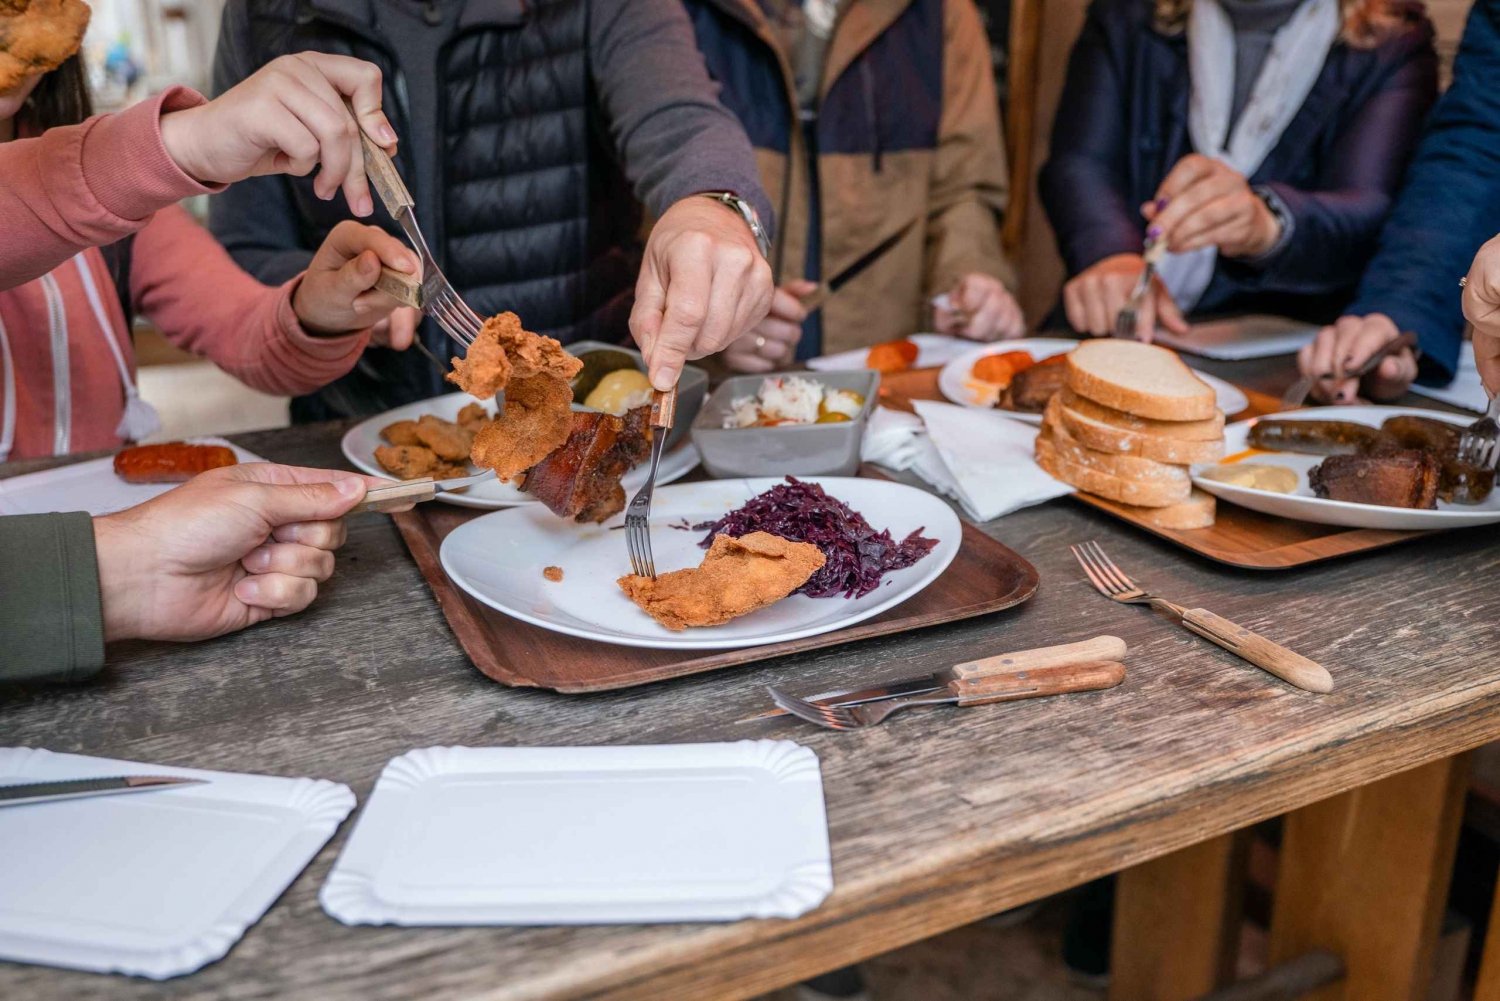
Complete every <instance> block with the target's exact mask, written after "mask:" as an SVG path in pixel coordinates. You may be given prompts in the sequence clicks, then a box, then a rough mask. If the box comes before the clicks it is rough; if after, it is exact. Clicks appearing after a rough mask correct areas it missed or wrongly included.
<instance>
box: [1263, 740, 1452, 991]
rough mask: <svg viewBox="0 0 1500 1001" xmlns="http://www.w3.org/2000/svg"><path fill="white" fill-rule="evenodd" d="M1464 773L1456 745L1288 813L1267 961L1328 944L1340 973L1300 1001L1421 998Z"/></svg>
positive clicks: (1442, 900)
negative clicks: (1449, 754)
mask: <svg viewBox="0 0 1500 1001" xmlns="http://www.w3.org/2000/svg"><path fill="white" fill-rule="evenodd" d="M1467 777H1468V758H1467V756H1463V755H1461V756H1459V757H1457V758H1447V759H1444V760H1442V761H1436V762H1433V763H1432V764H1428V765H1423V766H1422V767H1420V768H1414V769H1412V770H1411V771H1408V772H1403V773H1401V774H1399V775H1394V776H1392V777H1390V778H1388V779H1383V780H1381V781H1379V782H1374V783H1371V784H1370V785H1367V786H1363V787H1361V788H1359V789H1355V790H1352V791H1351V792H1347V793H1344V794H1342V795H1339V796H1334V797H1333V798H1331V799H1327V800H1324V801H1323V802H1321V803H1314V804H1313V805H1312V806H1308V807H1304V808H1303V809H1301V810H1298V811H1296V812H1295V813H1290V814H1288V815H1287V819H1286V829H1285V836H1284V837H1283V839H1282V846H1281V860H1280V866H1279V869H1278V873H1277V881H1276V899H1275V905H1274V909H1273V915H1272V920H1271V956H1270V958H1271V962H1272V963H1273V964H1274V963H1278V962H1283V961H1285V960H1287V959H1290V958H1292V957H1294V956H1298V955H1301V954H1302V953H1305V952H1310V951H1312V950H1315V949H1326V950H1328V951H1329V952H1332V953H1335V954H1336V955H1338V956H1340V957H1341V958H1342V959H1343V960H1344V966H1345V969H1346V970H1347V971H1348V972H1347V975H1346V976H1345V978H1344V980H1343V981H1342V982H1340V983H1337V984H1333V985H1330V986H1329V987H1326V988H1323V989H1322V990H1320V991H1318V992H1316V993H1314V994H1311V995H1308V1001H1417V999H1419V998H1423V997H1425V996H1426V994H1427V990H1428V984H1429V981H1430V980H1431V978H1432V956H1433V949H1434V947H1435V945H1436V943H1437V936H1438V930H1439V925H1440V922H1441V919H1442V916H1443V908H1444V904H1445V902H1446V900H1447V894H1448V882H1449V879H1450V876H1451V873H1452V869H1453V853H1454V849H1455V848H1456V846H1457V844H1458V829H1459V820H1460V818H1461V815H1462V811H1463V799H1464V789H1465V787H1466V782H1467Z"/></svg>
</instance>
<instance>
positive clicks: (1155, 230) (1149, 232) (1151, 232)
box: [1146, 226, 1161, 240]
mask: <svg viewBox="0 0 1500 1001" xmlns="http://www.w3.org/2000/svg"><path fill="white" fill-rule="evenodd" d="M1146 236H1147V238H1148V239H1152V240H1160V239H1161V227H1160V226H1148V227H1147V228H1146Z"/></svg>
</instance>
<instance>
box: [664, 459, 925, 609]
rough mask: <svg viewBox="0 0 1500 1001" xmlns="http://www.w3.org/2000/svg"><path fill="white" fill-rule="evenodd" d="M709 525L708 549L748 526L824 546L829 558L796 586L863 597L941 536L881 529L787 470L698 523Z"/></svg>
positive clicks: (818, 594) (818, 593)
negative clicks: (779, 479)
mask: <svg viewBox="0 0 1500 1001" xmlns="http://www.w3.org/2000/svg"><path fill="white" fill-rule="evenodd" d="M693 528H694V529H695V530H697V531H703V530H704V529H707V530H708V534H707V535H705V536H704V537H703V540H702V541H701V542H699V543H698V545H700V546H702V547H703V548H704V549H707V548H708V547H709V544H710V543H712V542H713V539H714V536H715V535H721V534H722V535H729V536H733V537H735V538H739V537H740V536H742V535H745V534H747V533H749V532H770V533H771V534H772V535H779V536H781V537H782V538H783V539H790V540H791V541H793V542H810V543H812V544H813V545H815V546H817V547H818V548H819V549H821V550H823V556H824V557H825V558H826V560H827V562H826V563H824V564H823V569H821V570H819V571H818V572H817V573H815V574H813V575H812V577H811V578H809V579H808V581H807V583H806V584H803V585H802V586H801V587H800V588H798V589H797V590H798V591H800V592H801V593H802V594H805V595H807V596H808V597H810V598H832V597H834V596H836V595H839V594H842V595H843V596H844V597H846V598H858V597H861V596H863V595H866V594H869V593H870V592H871V591H873V590H875V588H877V587H879V586H880V579H881V577H883V576H885V574H887V573H889V572H890V571H892V570H901V569H904V568H905V567H909V566H911V565H912V564H914V563H916V562H917V561H918V560H920V559H921V558H922V557H924V556H926V555H927V554H928V553H929V552H931V551H932V547H933V546H935V545H937V540H936V539H928V538H925V537H924V536H923V535H922V529H920V528H919V529H917V530H916V531H915V532H912V533H911V534H910V535H908V536H907V537H906V538H905V539H903V540H901V542H899V543H898V542H896V540H895V539H893V538H891V533H890V531H889V530H888V529H882V530H881V531H879V532H877V531H875V529H874V528H872V527H871V526H870V523H869V522H868V521H866V520H865V519H864V516H863V515H861V514H860V513H859V512H858V511H855V510H853V509H852V508H850V507H849V505H848V504H845V503H844V502H843V501H841V500H839V499H838V498H837V497H830V496H828V494H827V493H826V492H825V491H824V490H823V488H822V487H820V486H818V485H817V484H816V483H804V482H803V481H801V480H799V479H797V478H796V477H794V476H788V477H787V478H786V482H785V483H778V484H777V485H776V486H774V487H772V488H771V489H770V490H767V491H766V492H765V493H763V494H761V495H759V496H757V497H752V498H751V499H750V500H749V501H748V502H747V503H746V504H745V506H744V507H741V508H738V509H736V510H734V511H731V512H729V513H728V514H726V515H725V516H724V517H722V518H720V519H719V520H718V521H705V522H703V523H702V524H698V525H694V526H693Z"/></svg>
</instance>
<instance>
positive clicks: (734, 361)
mask: <svg viewBox="0 0 1500 1001" xmlns="http://www.w3.org/2000/svg"><path fill="white" fill-rule="evenodd" d="M817 287H818V283H817V282H810V281H807V280H805V279H797V280H796V281H790V282H787V283H786V284H785V285H783V286H781V287H780V288H778V289H776V290H775V292H774V293H772V295H771V311H770V312H769V313H767V314H766V318H765V319H764V320H761V321H760V322H759V323H757V324H756V325H755V326H753V327H751V328H750V329H749V330H748V331H747V332H745V333H744V334H741V335H740V337H739V339H738V340H736V341H735V342H734V343H733V344H731V345H729V347H727V348H725V349H724V364H725V365H727V366H728V367H729V368H730V369H731V370H732V371H735V372H769V371H771V370H772V369H774V368H776V367H777V366H778V365H784V364H787V363H789V362H791V361H792V359H793V358H795V357H796V355H797V342H798V341H800V340H802V321H803V320H805V319H807V310H805V309H803V308H802V300H803V299H804V298H806V297H807V296H809V295H811V294H812V293H813V291H814V290H816V289H817Z"/></svg>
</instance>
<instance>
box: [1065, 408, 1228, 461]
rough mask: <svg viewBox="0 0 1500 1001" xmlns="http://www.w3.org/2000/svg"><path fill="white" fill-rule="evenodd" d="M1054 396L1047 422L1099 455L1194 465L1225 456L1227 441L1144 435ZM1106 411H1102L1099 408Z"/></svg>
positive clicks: (1222, 439)
mask: <svg viewBox="0 0 1500 1001" xmlns="http://www.w3.org/2000/svg"><path fill="white" fill-rule="evenodd" d="M1060 395H1061V394H1058V395H1054V396H1053V397H1052V399H1051V400H1050V401H1048V403H1047V420H1048V421H1050V422H1051V423H1052V424H1053V425H1055V426H1057V427H1061V428H1063V429H1064V430H1066V431H1067V432H1068V434H1069V435H1071V436H1072V437H1073V438H1074V439H1075V440H1076V441H1077V442H1078V443H1079V444H1080V445H1083V446H1084V447H1085V448H1092V449H1094V450H1095V451H1099V452H1110V453H1113V454H1117V455H1136V456H1140V457H1141V458H1143V459H1153V460H1155V461H1156V462H1169V463H1176V464H1178V465H1191V464H1193V463H1195V462H1217V461H1219V460H1220V459H1222V458H1223V457H1224V438H1223V436H1222V435H1221V436H1220V437H1219V438H1218V439H1217V440H1210V441H1182V440H1179V439H1177V438H1170V437H1166V436H1165V435H1161V434H1142V433H1140V432H1137V431H1129V430H1126V429H1125V428H1120V427H1115V426H1114V425H1112V424H1108V423H1106V422H1104V421H1100V420H1095V419H1094V418H1092V417H1089V416H1087V415H1086V414H1084V413H1081V412H1079V411H1077V410H1074V409H1073V408H1071V407H1069V406H1067V405H1066V404H1064V403H1063V401H1062V400H1061V399H1059V396H1060ZM1100 409H1103V408H1100Z"/></svg>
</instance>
